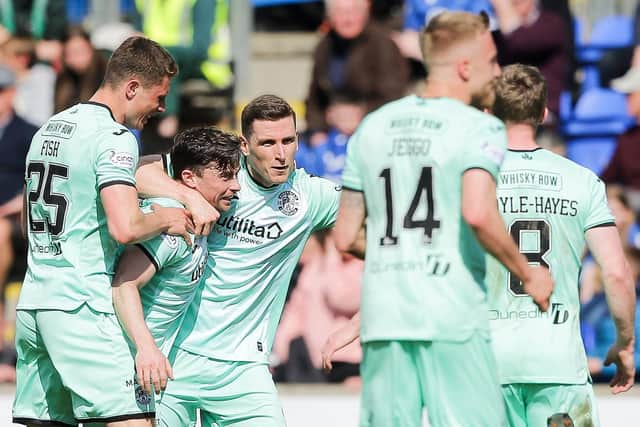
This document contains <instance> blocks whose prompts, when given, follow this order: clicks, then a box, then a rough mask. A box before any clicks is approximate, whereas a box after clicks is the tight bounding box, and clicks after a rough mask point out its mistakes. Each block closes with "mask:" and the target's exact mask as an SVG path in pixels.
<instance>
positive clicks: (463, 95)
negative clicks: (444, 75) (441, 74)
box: [421, 77, 471, 105]
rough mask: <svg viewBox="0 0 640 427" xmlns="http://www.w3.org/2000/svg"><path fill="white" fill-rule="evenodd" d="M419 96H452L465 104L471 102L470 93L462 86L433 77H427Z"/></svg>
mask: <svg viewBox="0 0 640 427" xmlns="http://www.w3.org/2000/svg"><path fill="white" fill-rule="evenodd" d="M421 96H422V97H423V98H453V99H457V100H458V101H461V102H463V103H465V104H467V105H468V104H469V102H471V95H470V94H469V92H468V91H467V90H466V88H465V87H464V86H462V85H459V84H454V83H453V82H451V81H447V80H446V79H438V78H435V77H433V78H428V79H427V84H426V86H425V88H424V91H422V94H421Z"/></svg>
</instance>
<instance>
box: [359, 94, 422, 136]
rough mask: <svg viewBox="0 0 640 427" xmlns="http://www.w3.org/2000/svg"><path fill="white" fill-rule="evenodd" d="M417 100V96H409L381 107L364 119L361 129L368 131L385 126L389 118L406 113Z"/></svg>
mask: <svg viewBox="0 0 640 427" xmlns="http://www.w3.org/2000/svg"><path fill="white" fill-rule="evenodd" d="M416 99H417V97H416V96H415V95H408V96H405V97H403V98H400V99H396V100H394V101H389V102H387V103H386V104H383V105H381V106H380V107H378V108H376V109H375V110H373V111H371V112H370V113H368V114H367V115H366V116H365V117H364V119H363V120H362V123H361V124H360V126H359V128H361V129H366V128H371V127H374V126H379V125H382V126H384V124H385V123H386V119H388V118H389V117H391V116H395V115H396V114H398V113H404V112H405V111H406V110H407V109H408V108H411V107H413V106H414V104H415V100H416Z"/></svg>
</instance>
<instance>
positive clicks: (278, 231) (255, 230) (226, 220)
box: [216, 216, 283, 240]
mask: <svg viewBox="0 0 640 427" xmlns="http://www.w3.org/2000/svg"><path fill="white" fill-rule="evenodd" d="M216 225H218V226H219V227H221V228H223V229H226V230H228V231H235V232H238V233H241V234H248V235H250V236H253V237H260V238H266V239H271V240H275V239H277V238H279V237H280V236H281V235H282V231H283V230H282V227H280V224H278V223H277V222H273V223H271V224H267V225H264V224H263V225H257V224H256V223H255V222H254V221H253V220H252V219H250V218H241V217H239V216H226V217H223V218H220V219H218V221H217V222H216Z"/></svg>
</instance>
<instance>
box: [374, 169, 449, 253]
mask: <svg viewBox="0 0 640 427" xmlns="http://www.w3.org/2000/svg"><path fill="white" fill-rule="evenodd" d="M379 176H380V178H382V179H383V180H384V195H385V200H386V213H387V224H386V226H385V232H384V236H383V237H381V238H380V246H392V245H397V244H398V236H397V235H394V234H393V228H394V227H393V219H394V212H393V194H392V191H391V169H390V168H385V169H383V170H382V172H381V173H380V175H379ZM423 194H424V195H425V197H423ZM425 199H426V205H427V206H426V208H427V212H426V216H425V217H424V218H416V210H418V206H420V202H421V201H422V200H425ZM434 210H435V206H434V201H433V174H432V168H431V167H423V168H422V172H421V173H420V179H419V180H418V186H417V188H416V190H415V192H414V194H413V197H412V199H411V205H409V209H408V210H407V212H406V214H405V215H404V220H403V222H402V226H403V228H407V229H412V228H422V229H423V231H424V243H425V244H431V242H432V240H433V230H435V229H438V228H440V220H438V219H436V218H435V217H434Z"/></svg>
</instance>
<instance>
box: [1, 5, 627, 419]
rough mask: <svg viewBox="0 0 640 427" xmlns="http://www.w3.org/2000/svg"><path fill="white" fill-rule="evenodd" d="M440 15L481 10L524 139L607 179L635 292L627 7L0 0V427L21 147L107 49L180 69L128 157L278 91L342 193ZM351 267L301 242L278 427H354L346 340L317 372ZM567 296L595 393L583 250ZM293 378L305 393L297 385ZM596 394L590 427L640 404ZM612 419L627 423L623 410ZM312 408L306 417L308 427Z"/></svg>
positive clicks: (604, 313) (350, 292)
mask: <svg viewBox="0 0 640 427" xmlns="http://www.w3.org/2000/svg"><path fill="white" fill-rule="evenodd" d="M444 9H452V10H467V11H471V12H480V11H483V10H484V11H486V12H487V13H488V14H489V16H490V17H491V28H492V30H493V35H494V37H495V41H496V44H497V46H498V53H499V60H500V63H501V64H502V65H507V64H510V63H514V62H521V63H525V64H530V65H535V66H537V67H539V68H540V69H541V71H542V73H543V74H544V76H545V78H546V79H547V81H548V85H549V110H550V112H551V114H550V115H549V118H548V120H547V122H546V123H545V124H544V126H542V127H541V128H540V130H539V135H538V139H539V142H540V144H541V145H542V146H544V147H545V148H548V149H550V150H553V151H555V152H557V153H560V154H562V155H566V156H567V157H569V158H571V159H573V160H575V161H576V162H578V163H580V164H582V165H584V166H586V167H588V168H590V169H591V170H593V171H594V172H595V173H596V174H598V175H599V176H600V177H601V178H602V180H603V181H605V182H606V183H607V187H608V195H609V203H610V206H611V208H612V210H613V213H614V215H615V218H616V223H617V225H618V228H619V231H620V235H621V237H622V240H623V242H624V243H625V251H626V254H627V257H628V259H629V263H630V264H631V266H632V268H633V272H634V275H635V277H636V279H639V278H640V227H639V226H638V224H637V221H636V217H637V213H638V212H640V127H639V126H638V121H639V120H640V2H638V1H637V0H608V1H603V0H371V1H368V0H325V1H318V0H66V1H65V0H0V290H1V292H0V296H1V301H2V306H1V307H0V314H1V315H0V382H3V383H6V384H7V385H6V386H5V387H2V388H0V412H2V413H3V414H4V413H5V412H4V410H3V408H5V407H6V408H7V412H6V414H7V415H6V418H7V419H8V417H9V414H10V410H9V408H10V401H11V399H12V392H13V387H12V385H11V384H12V383H13V382H14V381H15V370H14V368H13V365H14V363H15V352H14V349H13V331H14V326H13V321H14V317H15V304H16V301H17V297H18V294H19V289H20V283H21V279H22V277H23V275H24V270H25V262H26V261H25V260H26V257H25V253H26V248H25V242H24V241H23V240H22V238H21V236H20V232H19V226H18V223H19V220H18V219H19V214H20V209H21V207H22V199H21V197H22V196H21V194H22V186H23V177H24V160H25V156H26V152H27V149H28V146H29V143H30V141H31V137H32V135H33V134H34V133H35V132H36V130H37V127H39V126H40V125H42V124H43V123H44V121H45V120H46V119H47V118H48V117H49V116H50V115H52V114H53V113H55V112H58V111H61V110H63V109H65V108H67V107H69V106H71V105H73V104H75V103H77V102H79V101H84V100H87V99H88V98H89V97H90V96H91V95H92V94H93V92H94V91H95V90H96V88H97V87H98V86H99V85H100V83H101V80H102V75H103V72H104V68H105V65H106V61H107V59H108V57H109V54H110V52H111V51H113V50H114V49H115V47H117V46H118V45H119V43H120V42H122V41H123V40H124V39H125V38H126V37H128V36H130V35H132V34H136V33H144V34H146V35H147V36H149V37H151V38H153V39H154V40H156V41H158V42H159V43H160V44H162V45H163V46H165V47H166V48H167V49H168V50H169V51H170V52H171V53H172V54H173V55H174V57H175V58H176V59H177V61H178V63H179V66H180V69H181V71H180V75H179V78H177V79H174V81H173V83H172V88H171V92H170V96H169V97H168V99H167V111H166V113H164V114H163V115H161V116H156V117H155V118H154V119H153V120H152V121H150V122H149V124H148V125H147V127H146V128H145V130H144V131H142V132H136V136H137V137H138V141H139V147H140V152H141V153H142V154H150V153H158V152H162V151H165V150H166V149H167V148H168V147H169V146H170V144H171V140H172V137H173V136H174V135H175V133H176V132H178V131H179V130H181V129H184V128H188V127H190V126H194V125H201V124H209V125H217V126H220V127H223V128H225V129H231V130H236V129H237V127H236V125H237V123H238V116H239V112H240V111H241V109H242V107H243V106H244V105H246V103H247V102H248V101H249V100H250V99H252V98H253V97H255V96H257V95H260V94H264V93H275V94H277V95H280V96H282V97H284V98H286V99H287V100H288V101H289V102H290V103H291V105H292V106H293V107H294V109H295V110H296V113H297V116H298V130H299V132H300V146H299V150H298V154H297V158H296V161H297V165H298V167H303V168H305V169H306V170H307V171H308V172H310V173H312V174H315V175H320V176H325V177H327V178H329V179H331V180H334V181H335V182H336V183H339V182H340V176H341V172H342V168H343V166H344V157H345V153H346V146H347V143H348V139H349V136H350V135H351V134H352V133H353V132H354V130H355V129H356V127H357V126H358V124H359V122H360V121H361V120H362V118H363V117H364V115H365V114H367V113H368V112H370V111H372V110H374V109H376V108H377V107H379V106H380V105H382V104H384V103H385V102H388V101H391V100H394V99H397V98H400V97H402V96H404V95H406V94H409V93H417V94H420V91H421V89H422V86H423V81H424V79H425V76H426V70H425V69H424V67H423V65H422V60H421V54H420V48H419V42H418V35H419V32H420V30H421V28H422V27H424V25H425V23H426V22H427V21H428V19H430V17H432V16H433V15H434V14H436V13H438V12H439V11H442V10H444ZM362 269H363V265H362V263H361V262H360V261H358V260H356V259H353V258H350V257H348V256H345V255H342V254H340V253H339V252H338V251H337V250H336V249H335V246H334V245H333V241H332V237H331V233H330V232H329V233H326V232H324V233H318V234H316V235H314V236H313V237H312V239H311V240H310V241H309V243H308V245H307V247H306V249H305V252H304V254H303V257H302V259H301V260H300V265H299V267H298V269H297V271H296V274H295V275H294V278H293V280H292V283H291V287H290V290H289V296H288V302H287V305H286V307H285V311H284V314H283V317H282V320H281V325H280V329H279V331H278V335H277V337H276V342H275V346H274V349H273V354H272V361H271V364H272V372H273V375H274V378H275V380H276V382H277V383H278V384H279V385H281V387H282V388H283V390H285V392H284V393H283V401H284V406H285V412H286V413H287V415H288V418H289V423H290V425H292V426H297V425H311V424H309V422H308V423H306V424H301V423H298V422H295V421H292V419H291V417H289V414H293V415H292V417H294V419H297V418H295V416H297V415H296V414H298V413H300V417H305V416H307V417H308V418H314V419H316V421H317V420H318V419H324V420H328V418H326V417H330V416H331V415H330V414H329V413H330V412H331V411H332V409H331V408H333V410H334V412H335V413H336V414H342V415H340V417H341V419H342V420H343V421H342V422H339V423H338V422H333V421H326V422H325V425H356V420H357V399H358V397H357V396H358V390H359V378H358V373H359V361H360V357H361V354H360V348H359V344H358V343H357V342H356V343H354V344H352V345H351V346H349V347H347V348H345V349H344V350H342V351H341V352H339V353H337V355H336V363H334V370H333V372H332V373H330V374H325V373H324V372H322V371H321V370H320V348H321V346H322V344H323V343H324V340H325V339H326V337H327V336H328V335H329V334H330V333H331V332H332V331H334V330H335V329H337V328H338V327H340V326H341V325H342V324H343V323H344V322H345V321H346V320H347V319H348V318H350V317H351V316H352V315H353V314H354V313H355V312H356V311H357V309H358V306H359V286H360V275H361V272H362ZM581 298H582V303H583V313H582V332H583V337H584V340H585V347H586V350H587V354H588V355H589V367H590V370H591V373H592V376H593V378H594V380H595V381H596V382H607V381H608V380H609V379H610V378H611V377H612V375H613V369H612V367H604V366H603V364H602V360H603V359H604V357H605V353H606V350H607V349H608V347H609V345H610V344H611V342H612V341H613V339H614V337H615V329H614V325H613V322H612V320H611V317H610V315H609V313H608V309H607V305H606V301H605V298H604V294H603V291H602V278H601V275H600V272H599V270H598V268H597V266H596V265H594V263H593V261H592V260H591V258H590V256H589V254H585V260H584V268H583V274H582V278H581ZM636 319H637V321H638V322H640V314H639V315H637V316H636ZM639 324H640V323H639ZM636 329H637V331H638V329H639V328H638V327H637V328H636ZM637 343H639V344H638V345H640V340H638V341H637ZM639 350H640V349H638V350H637V353H636V356H637V357H638V359H637V361H638V362H637V365H639V366H638V372H640V351H639ZM296 383H302V384H307V385H308V384H315V385H314V386H305V387H306V388H303V389H301V388H298V386H296V385H292V384H296ZM329 383H331V384H333V385H331V386H329V385H326V384H329ZM287 384H288V385H287ZM282 385H284V386H282ZM597 390H598V394H599V396H602V400H601V401H600V402H601V405H602V402H605V405H607V406H605V408H604V411H602V412H603V414H602V415H603V425H605V426H606V425H621V424H622V421H620V423H619V424H618V423H617V422H616V423H613V422H612V423H611V424H609V423H608V422H607V421H606V420H612V418H606V414H608V413H611V414H618V413H620V409H619V407H620V405H624V402H636V405H635V408H636V409H635V410H636V411H637V410H638V409H637V408H639V407H640V405H637V400H636V399H638V398H637V395H635V394H631V395H629V396H627V397H625V398H620V399H619V400H614V401H611V400H610V397H607V396H606V390H605V391H603V390H604V389H603V388H597ZM300 399H302V400H300ZM625 399H626V400H625ZM5 401H6V402H9V404H8V405H5V403H6V402H5ZM301 402H302V403H301ZM314 402H315V404H316V406H314ZM607 402H608V403H607ZM611 402H613V403H611ZM616 402H617V403H616ZM300 405H301V406H300ZM309 405H311V406H309ZM317 405H320V406H317ZM322 405H326V409H325V406H322ZM610 405H614V406H610ZM314 408H315V409H314ZM625 408H627V409H625V410H624V411H631V412H629V413H633V410H634V409H633V405H632V404H631V403H629V405H627V406H625ZM601 409H602V408H601ZM314 411H316V412H317V413H318V414H319V415H318V416H319V417H320V418H318V417H309V414H312V413H314ZM354 411H355V412H354ZM624 411H623V412H622V413H624V414H626V413H627V412H624ZM336 416H337V415H336ZM322 417H325V418H322ZM349 417H351V418H349ZM0 418H2V419H4V418H5V417H4V416H0ZM300 419H303V418H300ZM336 419H337V418H336ZM626 420H627V421H628V420H629V418H628V417H627V418H626ZM7 423H8V421H7ZM0 425H3V424H2V420H0ZM6 425H9V424H6ZM319 425H322V424H319Z"/></svg>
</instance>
